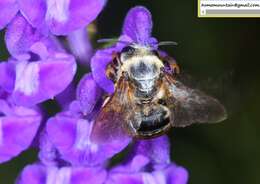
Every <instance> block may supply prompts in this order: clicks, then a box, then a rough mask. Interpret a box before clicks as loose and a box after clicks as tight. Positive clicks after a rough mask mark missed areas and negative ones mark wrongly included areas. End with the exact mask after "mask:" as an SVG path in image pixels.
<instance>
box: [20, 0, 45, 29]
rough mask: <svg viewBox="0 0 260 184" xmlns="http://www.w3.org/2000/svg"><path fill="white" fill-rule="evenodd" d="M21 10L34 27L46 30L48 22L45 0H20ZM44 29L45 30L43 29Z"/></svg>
mask: <svg viewBox="0 0 260 184" xmlns="http://www.w3.org/2000/svg"><path fill="white" fill-rule="evenodd" d="M18 3H19V7H20V11H21V12H22V14H23V15H24V17H25V18H26V19H27V20H28V21H29V22H30V24H31V25H32V26H33V27H34V28H39V29H42V32H46V31H47V29H46V23H45V21H44V17H45V13H46V10H47V7H46V1H45V0H20V1H18ZM43 30H44V31H43Z"/></svg>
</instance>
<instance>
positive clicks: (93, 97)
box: [77, 74, 102, 115]
mask: <svg viewBox="0 0 260 184" xmlns="http://www.w3.org/2000/svg"><path fill="white" fill-rule="evenodd" d="M101 94H102V90H101V88H100V87H99V86H98V85H97V84H96V82H95V81H94V79H93V77H92V75H91V74H86V75H85V76H84V77H83V78H82V79H81V81H80V82H79V85H78V88H77V100H78V101H79V104H80V107H81V112H82V113H83V114H85V115H86V114H88V113H90V112H92V110H93V108H94V107H95V105H96V103H97V102H98V100H99V99H100V97H101Z"/></svg>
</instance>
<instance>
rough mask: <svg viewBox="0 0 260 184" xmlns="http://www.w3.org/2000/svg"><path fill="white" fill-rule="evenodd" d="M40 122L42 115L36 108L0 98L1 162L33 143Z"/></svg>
mask: <svg viewBox="0 0 260 184" xmlns="http://www.w3.org/2000/svg"><path fill="white" fill-rule="evenodd" d="M40 122H41V115H40V113H39V112H37V111H36V110H35V109H29V108H25V107H21V106H14V105H10V104H9V103H8V102H6V101H5V100H1V99H0V163H2V162H6V161H8V160H10V159H11V158H13V157H15V156H17V155H18V154H20V153H21V152H22V151H24V150H25V149H27V148H28V147H29V146H30V145H31V143H32V141H33V139H34V137H35V135H36V133H37V130H38V127H39V125H40Z"/></svg>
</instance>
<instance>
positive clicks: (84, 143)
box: [47, 115, 127, 166]
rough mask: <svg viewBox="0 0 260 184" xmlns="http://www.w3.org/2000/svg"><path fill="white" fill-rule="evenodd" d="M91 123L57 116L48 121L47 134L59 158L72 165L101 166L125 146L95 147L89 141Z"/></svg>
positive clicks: (123, 144)
mask: <svg viewBox="0 0 260 184" xmlns="http://www.w3.org/2000/svg"><path fill="white" fill-rule="evenodd" d="M91 128H92V123H90V122H88V121H87V120H85V119H78V118H72V117H68V116H62V115H57V116H56V117H54V118H51V119H49V120H48V123H47V133H48V136H49V138H50V140H51V141H52V142H53V143H54V145H55V146H56V148H57V149H58V151H59V153H60V155H61V158H62V159H64V160H66V161H69V162H70V163H72V164H73V165H87V166H89V165H97V164H102V163H103V162H104V161H105V160H107V159H108V158H110V157H112V156H114V155H115V154H116V153H118V152H120V151H121V150H122V149H123V148H125V147H126V146H127V144H125V143H123V142H122V143H121V144H120V143H119V144H113V143H111V144H109V145H97V144H94V143H93V142H91V141H90V133H91Z"/></svg>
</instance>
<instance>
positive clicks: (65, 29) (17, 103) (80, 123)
mask: <svg viewBox="0 0 260 184" xmlns="http://www.w3.org/2000/svg"><path fill="white" fill-rule="evenodd" d="M105 4H106V0H84V1H81V0H1V2H0V10H1V11H0V17H1V19H0V30H1V29H5V44H6V47H7V49H8V51H9V53H10V57H9V59H8V60H7V61H3V62H1V63H0V163H4V162H7V161H10V160H11V159H13V158H14V157H16V156H19V154H21V152H23V151H25V150H26V149H28V148H30V147H31V146H37V147H38V148H39V154H38V158H39V161H38V162H36V163H34V164H31V165H28V166H26V167H25V168H24V169H23V171H22V172H21V174H20V175H19V177H18V178H17V180H16V183H17V184H28V183H29V184H83V183H84V184H85V183H90V184H121V183H122V184H185V183H187V180H188V173H187V170H186V169H185V168H183V167H181V166H178V165H176V164H175V163H173V162H171V160H170V148H169V140H168V138H167V136H161V137H159V138H154V139H150V140H132V139H131V138H130V137H128V136H126V135H122V138H121V140H120V142H118V141H111V142H109V143H106V144H97V143H95V142H93V141H92V140H91V137H90V134H91V131H92V127H93V124H94V123H95V117H96V115H97V113H98V112H99V110H100V108H101V104H102V96H103V95H104V94H112V93H113V92H114V84H113V82H112V81H110V80H108V79H107V77H106V75H105V68H106V66H107V64H108V63H109V62H111V60H112V55H113V53H115V52H120V51H121V49H122V48H123V47H125V46H126V44H127V43H138V44H141V45H149V46H151V47H155V49H156V45H157V40H156V39H155V38H153V37H151V31H152V18H151V14H150V12H149V11H148V10H147V9H146V8H144V7H140V6H139V7H134V8H132V9H131V10H130V11H129V12H128V14H127V17H126V19H125V22H124V25H123V29H122V34H121V36H120V37H119V41H118V42H117V43H115V44H114V45H113V46H111V47H109V48H106V49H100V50H97V51H96V52H95V54H94V56H93V57H92V58H91V62H87V60H88V59H89V60H90V54H91V53H90V51H91V45H90V42H89V41H88V38H87V36H86V32H85V30H86V27H87V26H88V25H89V24H90V23H91V22H92V21H93V20H94V19H95V18H96V17H97V16H98V14H99V13H100V12H101V10H102V9H103V7H104V6H105ZM60 35H62V36H64V37H65V40H67V44H68V45H69V46H70V48H71V49H70V50H71V51H68V49H67V48H65V46H64V45H63V44H62V43H64V42H61V41H60V39H59V37H58V36H60ZM79 60H80V61H82V60H83V61H85V63H84V64H85V65H87V64H88V63H90V65H91V72H90V73H87V74H85V75H84V76H83V77H82V79H81V80H80V82H79V83H78V84H77V85H75V80H73V79H74V76H75V74H76V72H77V65H78V64H77V63H76V61H79ZM75 86H76V87H75ZM47 100H53V101H54V100H55V101H57V102H58V103H59V104H60V106H61V107H62V111H61V112H59V113H57V114H56V115H55V116H53V117H49V116H48V115H47V114H46V113H44V111H43V110H42V103H43V102H45V101H47ZM126 148H128V149H127V150H128V151H127V154H126V155H125V159H124V161H123V162H121V163H118V164H116V165H115V166H112V167H111V166H110V164H109V163H110V160H111V158H112V157H113V156H115V155H116V154H118V153H120V152H121V151H122V150H125V149H126Z"/></svg>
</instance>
